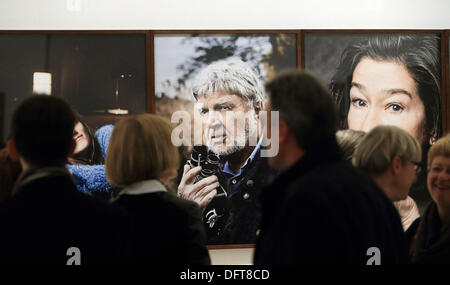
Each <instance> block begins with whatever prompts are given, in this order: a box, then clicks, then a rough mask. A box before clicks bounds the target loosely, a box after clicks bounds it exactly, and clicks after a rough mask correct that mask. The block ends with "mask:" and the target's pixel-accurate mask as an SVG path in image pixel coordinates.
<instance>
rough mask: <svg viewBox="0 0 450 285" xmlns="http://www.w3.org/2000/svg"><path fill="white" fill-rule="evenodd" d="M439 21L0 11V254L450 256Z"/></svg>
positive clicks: (307, 260)
mask: <svg viewBox="0 0 450 285" xmlns="http://www.w3.org/2000/svg"><path fill="white" fill-rule="evenodd" d="M69 2H70V1H69ZM74 3H75V4H76V3H78V2H77V1H71V5H72V4H74ZM77 5H78V4H77ZM77 5H75V6H73V5H72V6H70V7H71V9H75V10H76V9H78V8H77V7H78V6H77ZM80 5H81V4H80ZM80 7H81V8H80V9H83V7H84V6H80ZM449 24H450V23H449ZM449 28H450V25H449V26H448V27H444V28H439V29H427V28H423V29H421V28H415V29H401V28H400V29H397V28H395V27H393V28H392V29H385V28H373V29H366V28H364V27H362V28H358V27H354V28H352V29H348V28H347V29H345V28H342V29H339V28H338V29H332V28H321V29H315V28H310V27H308V26H307V28H301V27H292V28H287V29H270V28H269V29H260V28H252V29H241V28H240V27H238V26H236V28H235V29H207V28H203V29H200V28H199V29H195V28H194V29H191V28H186V29H178V28H167V29H164V28H162V29H161V28H160V26H157V28H151V27H150V28H149V27H148V26H146V27H145V28H143V27H141V28H111V29H107V28H95V29H91V30H89V29H85V28H74V29H68V28H67V29H65V28H64V29H52V28H47V29H38V30H35V29H31V28H23V29H14V28H9V29H5V28H3V29H0V213H1V214H4V215H5V216H7V217H11V218H10V219H8V221H6V222H5V230H8V232H12V233H13V234H12V235H11V236H5V237H1V238H0V265H3V264H60V263H62V264H68V265H69V264H74V265H80V264H81V265H83V264H165V265H167V264H178V265H180V264H181V265H262V266H266V265H297V264H358V265H380V264H381V265H385V264H386V265H387V264H389V265H390V264H419V265H422V264H426V265H429V264H450V210H449V209H450V194H449V193H450V188H449V187H450V99H449V97H450V96H449V93H450V37H449V34H450V30H449ZM68 110H70V111H68ZM63 111H64V112H65V113H64V112H63ZM67 126H71V127H70V130H68V128H67ZM64 128H65V129H64ZM65 137H67V139H66V140H64V138H65ZM63 145H64V146H65V148H63ZM274 147H275V148H276V153H275V154H274V155H266V153H267V150H269V149H271V148H274ZM58 151H59V152H58ZM53 155H54V157H53ZM58 155H59V156H60V157H57V156H58ZM59 188H61V189H62V188H64V189H70V191H69V190H67V191H66V192H64V191H63V192H61V193H58V194H57V191H56V189H59ZM31 189H33V190H34V189H36V190H35V191H34V192H33V191H32V190H31ZM39 191H42V195H41V196H39V195H38V194H39V193H40V192H39ZM31 193H33V194H31ZM58 199H60V200H58ZM59 201H61V202H59ZM65 221H70V222H71V223H72V225H73V226H69V225H64V223H65ZM19 224H20V225H24V226H23V227H18V226H17V225H19ZM41 230H42V234H40V235H37V236H36V239H35V240H34V241H33V242H31V243H30V244H29V245H26V246H23V247H21V246H19V244H23V243H24V239H23V236H33V233H35V232H36V231H41ZM46 231H48V233H47V232H46ZM15 232H17V233H18V234H17V236H15V235H14V233H15ZM85 234H86V236H85ZM87 236H97V237H98V239H97V240H95V241H94V239H92V238H87ZM109 237H110V238H109ZM38 242H40V243H45V244H46V245H45V247H44V246H42V247H40V246H39V245H36V244H38ZM2 244H3V245H2ZM7 244H11V246H6V245H7ZM47 244H48V246H47ZM16 245H17V246H16ZM34 248H36V249H35V250H36V255H37V256H40V257H35V258H34V257H33V258H32V259H30V260H26V259H24V258H23V257H22V256H24V255H25V254H26V252H27V251H29V250H32V249H33V250H34ZM69 249H70V250H69ZM62 251H64V252H63V253H61V252H62ZM80 256H81V257H80ZM254 276H256V275H254ZM185 277H186V279H189V278H188V277H187V276H185ZM181 279H184V278H181ZM192 279H195V278H192Z"/></svg>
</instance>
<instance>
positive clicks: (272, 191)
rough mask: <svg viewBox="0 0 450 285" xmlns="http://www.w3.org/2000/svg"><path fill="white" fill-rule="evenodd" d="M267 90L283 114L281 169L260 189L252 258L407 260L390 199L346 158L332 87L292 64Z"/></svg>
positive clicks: (271, 260)
mask: <svg viewBox="0 0 450 285" xmlns="http://www.w3.org/2000/svg"><path fill="white" fill-rule="evenodd" d="M266 89H267V91H268V94H269V98H270V103H271V106H270V108H271V110H272V111H278V112H279V117H280V121H279V124H278V125H279V126H278V133H279V152H278V155H276V156H274V157H269V163H270V164H271V165H273V166H276V167H278V168H280V169H282V170H283V172H282V173H281V175H280V176H279V177H278V178H277V179H276V180H275V182H274V183H273V184H272V185H271V186H269V187H267V188H266V189H264V190H263V194H262V195H261V200H262V205H263V217H262V226H261V232H260V235H259V238H258V241H257V244H256V249H255V255H254V263H255V264H402V263H406V262H407V250H406V243H405V239H404V236H403V230H402V226H401V223H400V218H399V216H398V214H397V212H396V210H395V208H394V207H393V205H392V203H391V202H390V201H389V199H388V198H387V197H386V196H385V195H384V193H383V192H382V191H381V190H380V189H379V188H378V187H377V186H376V185H375V184H374V183H373V182H371V181H370V179H368V178H367V177H365V176H364V175H362V174H361V173H359V172H358V171H357V170H356V169H354V168H353V167H352V166H351V165H350V164H349V163H348V162H346V161H344V160H343V158H342V154H341V152H340V150H339V147H338V145H337V142H336V137H335V131H336V120H337V119H336V115H335V110H334V108H335V107H334V104H333V101H332V99H331V97H330V95H329V94H328V92H327V90H326V88H325V87H324V86H323V85H322V84H321V83H320V82H319V81H318V80H317V79H316V78H315V77H313V76H312V75H310V74H308V73H306V72H301V71H293V72H287V73H283V74H280V75H279V76H278V77H276V78H274V79H273V80H272V81H271V82H269V83H268V84H267V86H266ZM273 127H274V126H272V128H273ZM271 133H272V134H274V131H273V130H272V131H271Z"/></svg>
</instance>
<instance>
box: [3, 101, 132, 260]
mask: <svg viewBox="0 0 450 285" xmlns="http://www.w3.org/2000/svg"><path fill="white" fill-rule="evenodd" d="M74 125H75V118H74V114H73V112H72V110H71V109H70V107H69V106H68V105H67V104H66V103H65V102H64V101H63V100H61V99H58V98H55V97H49V96H33V97H31V98H28V99H26V100H25V101H23V102H22V103H21V104H20V105H19V106H18V108H17V109H16V110H15V112H14V114H13V118H12V127H11V130H12V139H11V140H9V141H8V144H7V146H8V150H9V153H10V155H11V157H12V158H13V159H15V160H20V163H21V165H22V169H23V171H22V174H21V176H20V177H19V180H18V184H17V186H16V188H15V189H14V190H13V195H12V197H11V198H9V199H8V200H6V201H4V202H3V203H1V204H0V215H1V217H2V223H1V226H0V227H1V232H2V234H1V235H0V263H1V264H61V265H63V264H81V265H84V264H120V263H122V262H123V261H124V256H125V251H126V249H127V244H128V235H129V233H128V232H129V230H130V228H129V220H128V216H127V214H126V212H125V211H123V210H121V209H120V208H117V207H113V206H110V205H108V204H106V203H102V202H99V201H96V200H94V199H93V198H91V197H89V196H87V195H85V194H82V193H80V192H79V191H78V190H77V189H76V186H75V184H74V182H73V180H72V177H71V175H70V173H69V172H68V171H67V169H65V167H64V165H65V163H66V161H67V157H68V156H69V154H70V153H71V151H73V149H74V146H75V142H74V140H73V138H72V133H73V128H74Z"/></svg>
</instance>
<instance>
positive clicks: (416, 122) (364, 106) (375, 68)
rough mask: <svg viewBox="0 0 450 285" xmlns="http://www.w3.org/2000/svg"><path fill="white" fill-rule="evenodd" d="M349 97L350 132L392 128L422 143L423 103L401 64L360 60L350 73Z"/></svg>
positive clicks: (409, 75)
mask: <svg viewBox="0 0 450 285" xmlns="http://www.w3.org/2000/svg"><path fill="white" fill-rule="evenodd" d="M349 96H350V108H349V112H348V115H347V123H348V128H349V129H354V130H361V131H364V132H368V131H370V130H371V129H372V128H373V127H375V126H377V125H395V126H397V127H400V128H402V129H404V130H405V131H407V132H409V133H410V134H411V135H412V136H414V137H415V138H416V139H417V140H419V142H423V140H424V138H423V133H424V123H425V108H424V104H423V102H422V100H421V99H420V97H419V94H418V92H417V88H416V83H415V81H414V79H413V77H412V76H411V74H410V73H409V72H408V69H407V68H406V67H405V66H404V65H403V64H402V63H398V62H394V61H377V60H374V59H371V58H368V57H363V58H362V59H361V61H360V62H359V63H358V64H357V66H356V68H355V70H354V72H353V77H352V82H351V87H350V94H349Z"/></svg>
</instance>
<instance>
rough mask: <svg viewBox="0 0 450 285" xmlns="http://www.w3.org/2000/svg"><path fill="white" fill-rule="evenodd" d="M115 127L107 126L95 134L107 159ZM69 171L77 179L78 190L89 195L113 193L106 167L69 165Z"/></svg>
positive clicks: (101, 165) (100, 165)
mask: <svg viewBox="0 0 450 285" xmlns="http://www.w3.org/2000/svg"><path fill="white" fill-rule="evenodd" d="M113 129H114V126H113V125H105V126H103V127H101V128H100V129H98V130H97V131H96V132H95V137H96V138H97V140H98V143H99V144H100V149H101V151H102V155H103V157H104V158H105V157H106V151H107V150H108V143H109V138H110V137H111V134H112V131H113ZM67 169H68V170H69V171H70V172H71V173H72V175H73V176H74V177H75V180H76V184H77V188H78V190H80V191H81V192H85V193H87V194H90V195H92V194H94V193H98V192H110V191H112V187H111V185H109V183H108V181H107V180H106V174H105V165H104V164H99V165H80V164H79V165H67Z"/></svg>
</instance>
